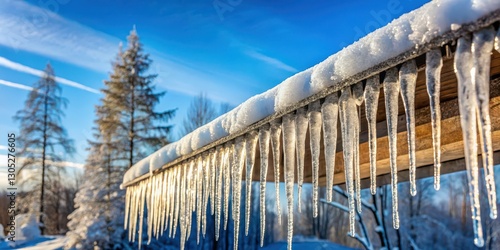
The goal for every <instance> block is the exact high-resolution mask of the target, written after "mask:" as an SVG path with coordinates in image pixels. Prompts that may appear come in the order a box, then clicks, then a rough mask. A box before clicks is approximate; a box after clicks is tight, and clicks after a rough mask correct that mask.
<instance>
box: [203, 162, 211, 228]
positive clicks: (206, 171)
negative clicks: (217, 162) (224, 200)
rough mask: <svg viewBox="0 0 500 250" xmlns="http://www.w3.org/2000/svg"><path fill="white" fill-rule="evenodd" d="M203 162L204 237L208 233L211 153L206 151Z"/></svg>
mask: <svg viewBox="0 0 500 250" xmlns="http://www.w3.org/2000/svg"><path fill="white" fill-rule="evenodd" d="M201 160H202V162H203V179H204V180H203V192H202V193H203V205H202V208H201V230H202V232H201V233H202V235H203V238H205V235H206V233H207V216H208V215H207V212H208V211H207V209H208V200H209V197H210V179H211V177H210V155H209V154H208V153H204V154H203V155H202V158H201Z"/></svg>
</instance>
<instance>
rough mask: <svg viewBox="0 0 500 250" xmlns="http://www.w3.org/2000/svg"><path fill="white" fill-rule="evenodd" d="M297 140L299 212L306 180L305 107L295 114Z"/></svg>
mask: <svg viewBox="0 0 500 250" xmlns="http://www.w3.org/2000/svg"><path fill="white" fill-rule="evenodd" d="M295 128H296V129H295V132H296V136H295V140H296V145H297V147H296V152H297V186H298V187H297V190H298V193H297V207H298V211H299V213H300V212H302V206H301V203H302V200H301V194H302V184H303V182H304V157H305V154H306V132H305V131H307V110H306V108H305V107H302V108H299V109H297V113H296V114H295Z"/></svg>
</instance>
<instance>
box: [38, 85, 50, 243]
mask: <svg viewBox="0 0 500 250" xmlns="http://www.w3.org/2000/svg"><path fill="white" fill-rule="evenodd" d="M48 94H49V86H47V89H46V90H45V96H44V99H43V105H44V108H43V146H42V186H41V190H40V219H39V222H40V232H41V234H42V235H44V233H45V232H44V231H45V225H44V224H43V212H44V207H43V199H44V191H45V167H46V166H45V158H46V157H45V155H46V153H47V152H46V150H47V123H48V121H47V120H48V110H47V109H48V105H49V104H48V101H49V100H48V98H47V96H48Z"/></svg>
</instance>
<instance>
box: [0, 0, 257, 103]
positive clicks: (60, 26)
mask: <svg viewBox="0 0 500 250" xmlns="http://www.w3.org/2000/svg"><path fill="white" fill-rule="evenodd" d="M32 17H43V18H40V20H42V19H43V20H45V21H44V22H41V23H34V21H33V20H38V19H33V18H32ZM0 23H1V24H2V25H0V34H2V36H0V45H3V46H6V47H10V48H13V49H18V50H23V51H27V52H30V53H35V54H39V55H44V56H46V57H49V58H53V59H57V60H60V61H63V62H66V63H69V64H73V65H76V66H80V67H84V68H87V69H91V70H94V71H96V72H100V73H108V72H109V71H110V70H111V61H112V60H113V58H114V57H115V55H116V53H117V52H118V44H119V43H120V39H118V38H116V37H113V36H110V35H108V34H105V33H103V32H100V31H96V30H93V29H92V28H89V27H87V26H84V25H82V24H79V23H77V22H74V21H71V20H68V19H66V18H64V17H61V16H59V15H58V14H55V13H53V12H50V11H47V10H45V9H42V8H39V7H37V6H35V5H31V4H29V3H27V2H24V1H7V2H6V3H5V4H1V5H0ZM12 31H16V32H12ZM139 33H140V31H139ZM146 51H148V52H151V58H152V59H153V61H154V63H153V66H152V69H151V70H152V72H153V73H157V74H159V76H158V78H157V83H158V85H159V86H161V87H162V88H165V89H167V90H173V91H176V92H179V93H182V94H187V95H197V94H199V93H200V92H207V93H208V94H209V96H210V97H211V98H213V99H216V100H220V101H224V102H230V103H232V104H238V103H240V102H241V101H243V100H244V99H246V98H248V97H249V95H250V96H251V93H248V91H247V90H245V89H242V88H241V86H243V85H245V84H252V83H251V82H250V81H252V80H254V81H255V79H245V77H244V76H240V75H238V74H237V73H227V72H226V73H227V74H225V75H221V70H220V69H214V68H206V67H202V66H200V65H196V63H194V64H193V63H192V62H186V61H184V60H182V59H179V58H176V57H175V56H172V55H170V54H165V53H162V52H159V51H154V50H151V48H146ZM0 63H1V62H0ZM7 63H8V62H7V61H5V60H4V62H3V64H0V65H4V64H5V65H4V66H6V67H7ZM8 65H9V66H10V67H11V68H12V67H14V66H15V68H16V70H18V71H21V72H24V73H28V74H34V75H39V71H36V70H35V71H33V69H31V68H29V67H28V68H26V66H24V65H13V64H12V63H9V64H8ZM22 66H24V67H22ZM59 80H60V82H61V83H65V84H67V85H70V86H74V87H76V86H80V87H81V85H75V82H72V81H69V80H67V81H64V80H66V79H59ZM236 83H237V84H236ZM76 84H78V83H76ZM87 88H88V87H87ZM89 91H91V92H94V91H96V90H90V89H89ZM228 93H231V94H230V95H229V94H228Z"/></svg>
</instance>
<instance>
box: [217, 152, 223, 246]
mask: <svg viewBox="0 0 500 250" xmlns="http://www.w3.org/2000/svg"><path fill="white" fill-rule="evenodd" d="M215 152H216V153H217V154H218V157H217V164H216V165H217V169H216V170H217V180H216V186H217V190H216V193H215V240H217V241H218V240H219V234H220V217H221V215H220V213H221V200H222V180H223V178H224V176H223V175H224V161H225V151H224V149H223V148H222V146H218V147H217V150H216V151H215Z"/></svg>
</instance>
